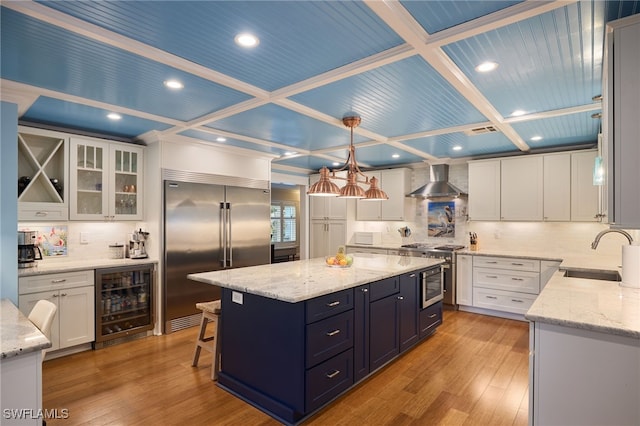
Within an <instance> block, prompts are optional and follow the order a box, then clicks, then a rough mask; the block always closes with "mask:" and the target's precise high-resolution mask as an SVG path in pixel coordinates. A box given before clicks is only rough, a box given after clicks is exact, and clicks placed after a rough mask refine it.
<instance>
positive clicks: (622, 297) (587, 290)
mask: <svg viewBox="0 0 640 426" xmlns="http://www.w3.org/2000/svg"><path fill="white" fill-rule="evenodd" d="M525 318H527V319H528V320H530V321H538V322H544V323H549V324H556V325H562V326H567V327H573V328H581V329H585V330H591V331H599V332H602V333H607V334H616V335H620V336H626V337H632V338H636V339H640V289H638V288H629V287H622V286H620V285H619V283H618V282H615V281H602V280H590V279H584V278H567V277H564V276H563V272H562V271H559V272H556V273H555V274H554V275H553V277H552V278H551V280H549V282H548V283H547V285H546V286H545V288H544V290H542V292H541V293H540V295H539V296H538V298H537V299H536V301H535V302H534V303H533V305H532V306H531V308H529V311H528V312H527V313H526V314H525Z"/></svg>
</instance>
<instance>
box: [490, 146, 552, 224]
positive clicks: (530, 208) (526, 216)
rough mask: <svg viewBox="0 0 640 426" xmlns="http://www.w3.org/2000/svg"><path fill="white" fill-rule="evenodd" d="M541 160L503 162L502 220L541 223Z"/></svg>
mask: <svg viewBox="0 0 640 426" xmlns="http://www.w3.org/2000/svg"><path fill="white" fill-rule="evenodd" d="M542 164H543V163H542V157H524V158H509V159H505V160H501V174H500V218H501V219H502V220H542V206H543V179H542V170H543V165H542Z"/></svg>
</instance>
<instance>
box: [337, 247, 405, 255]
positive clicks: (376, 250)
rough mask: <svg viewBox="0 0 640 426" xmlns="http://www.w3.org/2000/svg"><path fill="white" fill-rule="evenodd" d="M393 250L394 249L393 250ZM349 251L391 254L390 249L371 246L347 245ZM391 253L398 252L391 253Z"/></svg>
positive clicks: (351, 252)
mask: <svg viewBox="0 0 640 426" xmlns="http://www.w3.org/2000/svg"><path fill="white" fill-rule="evenodd" d="M392 251H393V250H392ZM347 253H349V254H355V253H369V254H390V253H389V250H387V249H382V248H373V247H372V248H369V247H352V246H351V247H347ZM391 254H397V251H396V253H391Z"/></svg>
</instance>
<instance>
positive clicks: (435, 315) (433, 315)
mask: <svg viewBox="0 0 640 426" xmlns="http://www.w3.org/2000/svg"><path fill="white" fill-rule="evenodd" d="M437 316H438V314H431V315H429V318H435V317H437Z"/></svg>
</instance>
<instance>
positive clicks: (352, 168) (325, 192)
mask: <svg viewBox="0 0 640 426" xmlns="http://www.w3.org/2000/svg"><path fill="white" fill-rule="evenodd" d="M360 121H361V119H360V117H358V116H347V117H343V118H342V123H344V125H345V126H347V127H349V128H350V129H351V141H350V143H349V157H348V158H347V162H346V163H345V164H344V165H343V166H342V167H341V168H339V169H333V170H332V171H329V169H328V168H327V167H323V168H321V169H320V180H319V181H318V182H316V183H314V184H313V185H311V188H309V191H307V194H309V195H312V196H334V197H336V196H337V197H340V198H358V199H362V200H388V199H389V197H388V196H387V194H386V193H385V192H384V191H383V190H382V189H380V188H379V187H378V179H377V178H376V177H375V176H372V177H368V176H367V175H365V174H364V173H363V172H362V171H361V170H360V167H358V163H357V162H356V149H355V147H354V146H353V128H354V127H357V126H359V125H360ZM344 170H346V171H347V177H346V178H344V177H340V176H336V173H338V172H341V171H344ZM358 177H360V178H361V179H360V180H358ZM331 179H339V180H346V181H347V184H346V185H345V186H343V187H342V188H339V187H338V185H336V184H335V183H333V182H331ZM360 183H364V184H366V185H369V189H368V190H366V191H365V190H364V189H362V187H360V185H359V184H360Z"/></svg>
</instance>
